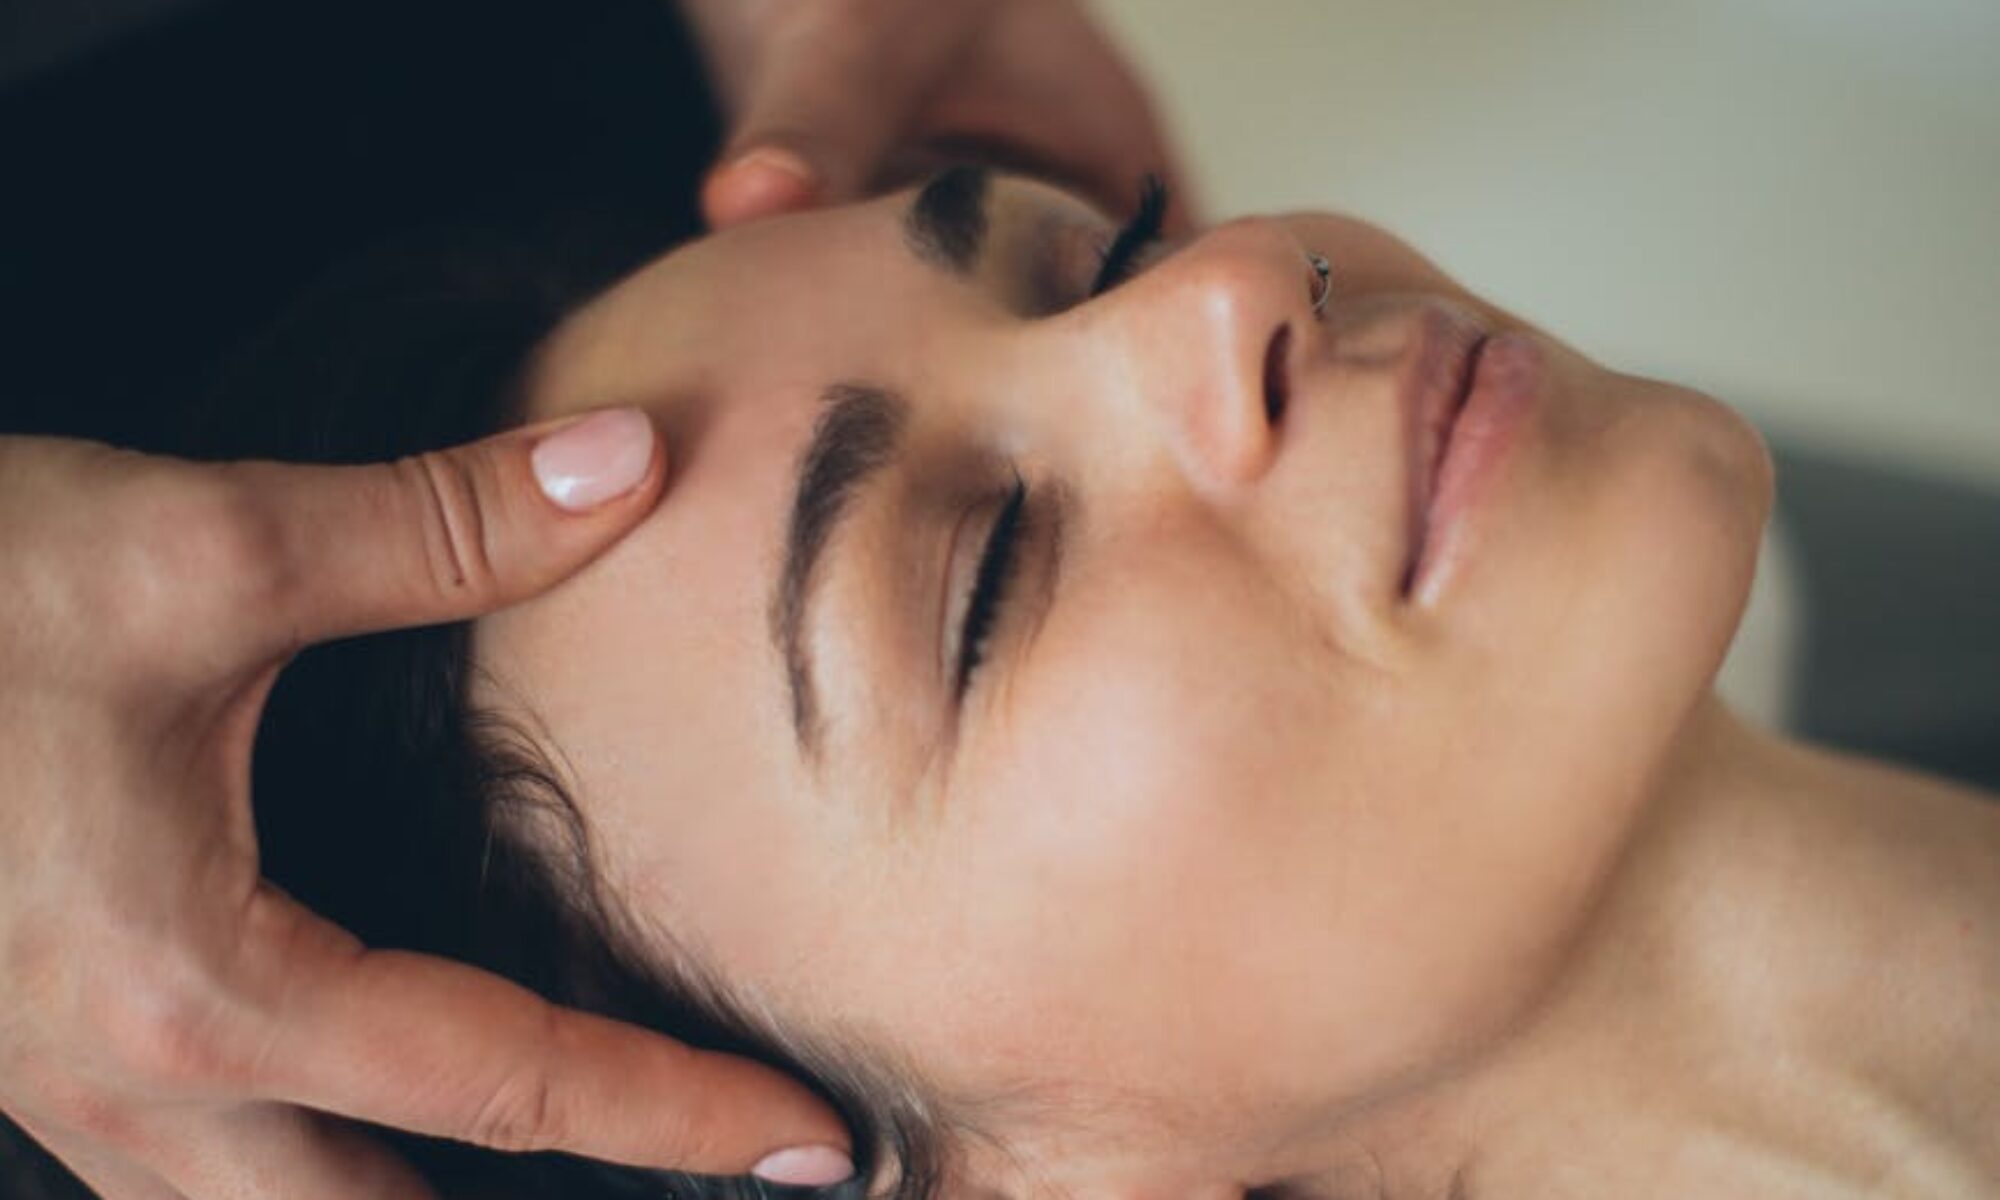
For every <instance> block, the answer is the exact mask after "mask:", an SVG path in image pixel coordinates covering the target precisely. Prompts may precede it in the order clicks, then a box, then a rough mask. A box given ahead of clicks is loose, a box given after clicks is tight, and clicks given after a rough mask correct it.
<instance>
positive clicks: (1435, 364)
mask: <svg viewBox="0 0 2000 1200" xmlns="http://www.w3.org/2000/svg"><path fill="white" fill-rule="evenodd" d="M1414 336H1415V345H1414V352H1413V354H1412V356H1411V364H1412V365H1411V367H1410V368H1409V369H1408V370H1407V371H1405V372H1404V374H1403V377H1402V380H1401V383H1400V386H1399V388H1398V396H1397V398H1398V401H1399V403H1400V405H1401V408H1402V412H1403V418H1404V430H1405V443H1406V446H1407V452H1408V462H1409V476H1408V477H1409V488H1408V497H1409V499H1408V506H1407V523H1408V531H1409V532H1408V551H1407V554H1406V557H1405V558H1404V562H1403V576H1402V589H1403V592H1404V594H1405V595H1407V594H1408V592H1409V589H1410V584H1411V581H1412V579H1413V577H1414V575H1415V572H1416V567H1417V563H1418V562H1419V561H1420V560H1421V559H1422V557H1423V551H1424V542H1425V540H1426V537H1427V535H1428V533H1429V529H1430V518H1431V508H1432V505H1433V504H1434V503H1435V501H1436V499H1437V490H1438V476H1439V471H1440V467H1441V465H1442V464H1443V462H1444V457H1445V453H1446V451H1447V449H1448V448H1449V447H1450V445H1451V435H1452V430H1453V427H1454V426H1455V425H1456V423H1457V421H1458V416H1459V413H1461V412H1462V411H1464V409H1465V402H1466V397H1467V396H1468V395H1469V394H1470V392H1471V390H1472V381H1473V377H1474V374H1475V369H1476V367H1477V365H1478V361H1479V352H1480V350H1481V348H1483V347H1484V346H1485V344H1486V340H1487V338H1488V337H1489V336H1490V331H1489V330H1487V329H1486V328H1485V327H1484V326H1483V325H1482V324H1480V323H1479V322H1478V321H1477V320H1476V319H1474V318H1473V316H1472V315H1471V314H1470V313H1468V312H1466V311H1464V310H1462V309H1459V308H1456V307H1446V306H1444V305H1427V306H1425V307H1424V308H1422V309H1420V310H1419V313H1418V319H1417V322H1416V333H1415V335H1414Z"/></svg>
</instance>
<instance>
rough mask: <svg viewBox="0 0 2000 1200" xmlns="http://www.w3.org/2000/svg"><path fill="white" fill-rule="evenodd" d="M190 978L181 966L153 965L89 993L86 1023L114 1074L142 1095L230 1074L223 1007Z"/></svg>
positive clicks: (210, 1082)
mask: <svg viewBox="0 0 2000 1200" xmlns="http://www.w3.org/2000/svg"><path fill="white" fill-rule="evenodd" d="M191 974H192V971H191V969H190V968H189V967H188V966H187V965H185V964H183V963H171V962H160V961H156V962H155V963H153V964H152V965H149V966H147V967H144V968H142V969H141V970H139V971H138V972H136V973H128V974H125V975H123V976H122V977H121V979H120V981H119V986H117V988H116V989H115V990H113V989H112V988H110V987H107V986H104V985H103V984H102V983H100V985H99V986H97V987H94V988H93V989H92V992H93V993H94V995H93V996H92V997H91V998H89V999H87V1000H86V1003H87V1005H88V1008H89V1018H88V1021H87V1025H88V1026H89V1027H91V1028H92V1029H94V1030H95V1033H96V1036H97V1038H98V1040H99V1045H100V1047H101V1051H102V1053H104V1054H105V1055H106V1056H107V1057H108V1058H109V1060H110V1063H111V1064H112V1067H113V1069H114V1070H115V1071H116V1072H117V1073H118V1074H119V1075H120V1076H122V1077H124V1078H126V1079H129V1080H130V1081H132V1082H133V1083H134V1084H136V1085H138V1086H142V1087H144V1088H147V1089H148V1090H157V1091H163V1092H169V1093H179V1094H186V1093H190V1092H196V1091H199V1090H203V1089H206V1088H210V1087H214V1086H217V1085H219V1084H222V1083H224V1082H226V1081H227V1080H228V1079H229V1078H230V1077H231V1075H232V1071H231V1069H230V1056H229V1055H228V1054H227V1053H226V1039H225V1037H224V1019H223V1013H224V1010H225V1008H226V1006H225V1005H224V1004H222V1003H221V1002H220V1000H219V998H218V997H217V996H216V995H215V993H214V989H212V988H208V987H204V986H202V985H200V984H198V983H196V982H194V981H193V980H192V979H191V978H190V975H191Z"/></svg>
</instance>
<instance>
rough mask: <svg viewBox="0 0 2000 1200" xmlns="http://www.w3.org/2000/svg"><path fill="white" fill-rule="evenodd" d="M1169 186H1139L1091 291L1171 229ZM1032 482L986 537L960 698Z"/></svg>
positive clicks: (968, 610)
mask: <svg viewBox="0 0 2000 1200" xmlns="http://www.w3.org/2000/svg"><path fill="white" fill-rule="evenodd" d="M1166 219H1167V185H1166V184H1164V183H1162V182H1161V181H1160V178H1159V177H1158V176H1156V175H1150V174H1149V175H1147V176H1146V178H1145V179H1144V180H1142V181H1141V182H1140V185H1139V206H1138V208H1137V209H1136V210H1134V212H1133V213H1132V217H1131V219H1130V220H1128V221H1126V222H1125V224H1124V226H1123V227H1122V228H1120V229H1119V230H1118V233H1117V235H1116V236H1115V237H1113V238H1112V239H1111V244H1110V245H1109V246H1107V247H1105V249H1104V257H1103V260H1102V261H1101V262H1100V263H1099V264H1098V269H1097V277H1096V278H1095V279H1094V280H1092V281H1091V285H1090V295H1092V296H1101V295H1103V294H1104V293H1105V292H1108V291H1110V290H1111V289H1112V288H1114V287H1117V286H1118V285H1119V284H1121V283H1123V282H1124V281H1125V280H1126V279H1127V278H1129V277H1130V276H1131V274H1132V269H1133V267H1134V266H1135V265H1136V264H1137V263H1138V261H1139V256H1140V255H1141V254H1142V253H1144V252H1145V250H1146V249H1147V247H1149V246H1151V245H1153V244H1154V243H1155V242H1158V241H1159V240H1160V234H1161V232H1162V231H1163V230H1164V229H1165V227H1166ZM1027 504H1028V485H1027V483H1026V482H1024V481H1023V480H1022V479H1021V478H1020V477H1019V476H1016V477H1015V479H1014V486H1013V488H1012V489H1011V490H1010V491H1009V492H1008V493H1007V499H1006V502H1005V503H1004V504H1002V505H1001V508H1000V515H999V516H997V517H995V518H994V520H993V529H992V531H991V532H990V533H988V534H987V536H986V548H985V549H984V550H983V551H981V552H980V556H979V567H978V570H977V572H976V574H975V575H974V577H973V584H972V595H971V596H970V597H969V598H968V599H967V600H966V602H965V617H964V619H963V621H962V622H961V623H960V626H959V635H958V668H957V678H956V685H955V691H956V694H957V696H958V698H959V699H960V700H963V699H964V698H965V694H966V692H967V691H969V690H970V689H971V687H972V680H973V677H974V676H975V675H977V674H978V673H979V668H980V666H981V664H983V663H984V662H985V661H986V642H987V639H988V638H990V637H991V636H992V634H993V625H994V623H995V621H997V620H998V618H999V615H1000V606H1001V604H1002V603H1004V602H1005V600H1006V599H1007V591H1008V587H1009V585H1010V584H1011V583H1012V582H1013V580H1014V575H1015V568H1016V566H1017V565H1018V563H1019V559H1020V553H1019V552H1020V542H1021V533H1022V527H1023V524H1024V522H1025V519H1026V516H1027Z"/></svg>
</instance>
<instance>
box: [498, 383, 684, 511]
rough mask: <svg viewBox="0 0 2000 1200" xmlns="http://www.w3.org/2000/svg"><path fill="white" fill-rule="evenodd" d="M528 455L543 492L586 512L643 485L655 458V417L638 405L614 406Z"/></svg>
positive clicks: (576, 423)
mask: <svg viewBox="0 0 2000 1200" xmlns="http://www.w3.org/2000/svg"><path fill="white" fill-rule="evenodd" d="M528 461H529V462H530V464H532V465H533V467H534V469H535V482H536V483H539V484H541V486H542V494H543V495H546V496H547V497H548V498H549V499H550V500H552V501H554V502H555V504H556V506H557V507H559V508H566V509H568V510H569V511H571V512H583V511H584V510H586V509H591V508H595V507H597V506H598V505H600V504H602V503H604V502H605V501H606V500H610V499H612V498H614V497H617V496H622V495H624V494H625V493H626V492H629V491H631V490H632V489H633V488H635V487H637V486H638V485H639V481H640V480H642V479H644V478H645V477H646V471H647V469H648V468H649V467H651V466H652V464H653V423H652V421H650V420H648V419H647V418H646V414H645V413H642V412H640V411H639V410H638V409H636V408H608V409H605V410H604V411H603V412H595V413H592V414H590V415H589V416H587V417H584V418H582V419H581V420H578V421H574V422H571V423H570V424H568V425H565V426H563V427H562V428H561V429H558V430H556V431H555V432H554V433H552V434H550V435H548V436H547V437H545V438H543V439H542V440H541V441H539V442H537V443H536V444H535V449H534V451H533V452H532V453H531V454H529V456H528Z"/></svg>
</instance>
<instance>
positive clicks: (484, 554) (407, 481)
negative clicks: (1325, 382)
mask: <svg viewBox="0 0 2000 1200" xmlns="http://www.w3.org/2000/svg"><path fill="white" fill-rule="evenodd" d="M222 469H223V470H226V471H228V472H230V473H232V474H233V475H235V476H236V480H237V482H238V483H239V484H240V485H241V486H242V487H243V488H244V489H245V490H246V491H247V492H248V493H249V497H250V506H251V507H252V508H253V509H254V510H255V512H256V514H257V520H258V521H259V523H260V525H261V526H262V528H261V533H260V537H259V538H258V545H259V547H260V552H261V554H262V556H263V557H264V558H265V559H266V560H267V561H266V562H264V563H262V564H259V566H258V568H257V569H258V570H259V572H260V575H261V577H260V579H258V580H257V581H255V582H256V583H257V584H259V585H260V586H259V588H258V597H259V601H260V603H259V604H258V605H257V609H258V611H256V612H253V613H248V614H245V616H246V617H247V618H248V620H249V622H250V624H251V627H252V628H256V629H260V630H261V632H262V634H263V637H262V639H261V640H262V641H263V642H264V643H265V644H263V645H260V646H258V647H256V649H257V650H258V651H260V652H262V653H265V654H270V653H282V652H287V651H290V650H293V649H296V648H297V647H299V646H301V645H304V644H306V643H309V642H315V641H324V640H327V639H329V638H335V637H344V636H348V635H351V634H357V633H365V632H370V631H374V630H382V629H393V628H399V627H403V626H410V625H430V624H437V623H440V622H445V621H455V620H463V619H466V618H469V617H473V616H477V615H479V614H481V613H484V612H489V611H491V610H493V609H496V608H500V607H503V606H505V605H508V604H511V603H514V602H516V601H519V600H523V599H526V598H528V597H529V596H532V595H535V594H536V593H538V592H541V591H543V590H545V589H547V588H548V587H550V586H552V585H554V584H555V583H557V582H558V581H560V580H561V579H563V578H565V577H566V576H568V575H570V574H572V573H573V572H575V571H576V570H578V569H579V568H581V567H582V566H583V565H584V564H585V563H587V562H589V561H590V560H591V559H593V558H595V557H596V556H597V555H598V554H599V553H601V552H602V551H604V550H605V549H606V548H607V547H609V546H610V545H611V544H612V543H613V542H615V541H617V540H618V538H619V537H620V536H622V535H623V534H625V533H626V532H627V531H629V530H630V529H631V528H632V527H633V526H634V525H635V524H637V522H638V521H639V519H640V518H641V517H643V516H644V515H645V514H646V512H647V511H648V510H650V509H651V508H652V505H653V502H654V501H655V500H656V499H657V498H658V497H659V493H660V488H661V484H662V481H663V480H664V478H665V455H664V453H663V451H662V449H661V447H660V444H659V438H658V437H657V435H656V434H655V432H654V429H653V424H652V421H651V420H650V419H649V418H648V417H647V416H646V414H644V413H643V412H640V411H639V410H637V409H630V408H620V409H606V410H603V411H601V412H596V413H591V414H589V415H587V416H582V417H576V418H571V419H569V420H567V421H563V422H557V423H551V424H545V425H539V426H532V427H529V428H526V429H519V430H513V431H510V432H508V433H503V434H499V435H497V436H494V437H490V438H486V439H484V440H482V441H478V442H473V443H471V444H469V445H465V446H458V447H455V448H453V449H449V450H440V451H435V452H431V453H426V454H419V455H416V456H414V457H411V458H406V459H402V460H399V461H397V462H394V463H385V464H378V465H370V466H362V467H322V466H293V465H284V464H278V463H236V464H228V465H227V466H225V467H224V468H222Z"/></svg>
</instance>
